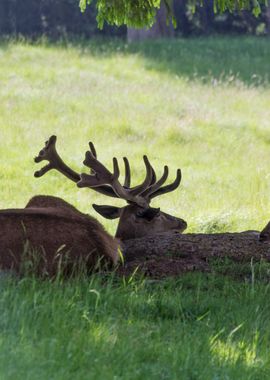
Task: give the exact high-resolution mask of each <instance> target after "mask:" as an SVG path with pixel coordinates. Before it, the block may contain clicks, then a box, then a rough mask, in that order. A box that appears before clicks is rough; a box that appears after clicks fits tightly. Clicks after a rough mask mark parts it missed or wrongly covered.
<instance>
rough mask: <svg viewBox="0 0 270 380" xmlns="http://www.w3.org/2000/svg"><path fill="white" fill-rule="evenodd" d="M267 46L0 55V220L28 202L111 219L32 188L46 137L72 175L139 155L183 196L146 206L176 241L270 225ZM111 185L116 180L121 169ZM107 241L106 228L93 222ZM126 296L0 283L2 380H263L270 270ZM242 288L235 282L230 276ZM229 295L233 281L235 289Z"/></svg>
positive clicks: (118, 45)
mask: <svg viewBox="0 0 270 380" xmlns="http://www.w3.org/2000/svg"><path fill="white" fill-rule="evenodd" d="M269 62H270V44H269V40H267V39H263V38H261V39H256V38H243V39H239V38H234V39H229V38H211V39H190V40H176V41H164V42H160V41H158V42H156V43H150V42H149V43H144V44H134V45H127V44H125V43H124V42H121V41H117V42H115V41H114V42H111V41H107V42H103V41H96V40H95V41H91V42H89V43H87V42H79V43H62V44H58V45H51V44H48V43H46V42H43V43H41V44H39V45H38V44H36V45H33V44H32V45H31V44H29V43H26V42H20V43H19V42H12V41H10V42H7V41H3V42H1V43H0V100H1V101H0V142H1V143H0V157H1V159H0V181H1V187H0V207H1V208H8V207H23V206H24V205H25V203H26V202H27V201H28V200H29V198H30V197H31V196H33V195H35V194H54V195H57V196H61V197H63V198H64V199H65V200H67V201H69V202H71V203H72V204H74V205H75V206H77V207H78V208H79V209H80V210H82V211H84V212H90V213H92V214H93V215H94V210H91V204H92V203H98V204H102V203H104V204H119V205H121V204H123V203H122V202H121V201H117V202H115V200H113V199H112V200H110V199H106V198H105V197H104V196H102V195H98V194H95V192H94V191H91V190H87V189H83V190H82V189H77V188H76V186H75V185H74V184H73V183H72V182H69V181H68V180H67V179H65V178H62V177H61V175H60V174H58V173H48V174H47V175H46V176H44V177H43V178H42V179H39V180H37V179H34V178H33V172H34V171H35V170H36V169H37V168H39V167H40V165H35V164H34V163H33V157H34V156H35V155H36V154H37V153H38V151H39V150H40V149H41V148H42V147H43V144H44V141H45V140H46V138H47V137H48V136H49V135H51V134H56V135H57V136H58V148H59V152H60V153H61V155H62V157H63V158H64V160H65V161H66V162H67V163H68V164H70V165H71V166H72V167H73V168H75V169H76V170H78V171H80V172H81V171H83V170H85V168H83V165H82V161H83V158H84V152H85V151H86V150H87V143H88V141H89V140H91V141H93V142H95V144H96V147H97V150H98V156H99V158H100V159H101V160H102V161H103V162H104V163H105V164H106V165H111V160H112V157H113V156H114V155H115V156H117V157H119V158H121V157H122V156H124V155H127V156H128V157H129V158H130V162H131V165H132V179H133V183H134V184H136V183H137V182H138V181H139V180H141V179H142V178H143V177H144V167H143V163H142V155H143V154H148V156H149V158H150V160H151V162H152V163H153V165H154V167H155V168H156V169H157V171H158V173H159V174H160V173H161V172H162V166H163V165H164V164H168V165H169V167H170V169H171V172H170V173H171V174H170V179H171V180H173V179H174V174H175V171H176V169H177V168H178V167H181V169H182V172H183V179H182V184H181V186H180V188H179V189H178V190H177V191H175V192H174V193H170V194H167V195H165V196H164V197H161V198H160V199H156V200H155V202H154V203H153V205H155V206H160V207H161V208H162V210H164V211H166V212H169V213H172V214H174V215H177V216H179V217H183V218H184V219H185V220H186V221H187V222H188V225H189V227H188V231H189V232H195V231H197V232H201V231H205V232H206V231H208V232H216V231H241V230H244V229H262V227H263V226H264V225H265V224H266V222H267V221H269V219H270V199H269V195H270V126H269V120H270V65H269ZM121 168H122V169H123V166H121ZM100 220H101V221H102V222H103V223H104V224H105V226H106V228H107V229H108V230H109V231H110V232H111V233H114V230H115V227H116V222H113V221H104V220H102V219H100ZM213 268H214V273H213V274H211V275H210V274H192V275H187V276H183V277H182V278H180V279H175V280H168V281H164V282H158V283H156V282H151V281H141V280H135V279H133V280H132V281H130V283H127V282H126V283H125V282H123V281H121V280H118V281H117V280H116V279H113V278H109V279H99V278H92V279H91V278H88V279H85V278H81V279H77V280H73V281H67V282H64V283H62V282H56V283H51V282H46V281H43V282H41V281H38V280H35V279H31V278H28V279H23V280H21V281H17V280H14V279H9V278H4V279H2V280H1V283H0V292H1V293H0V315H1V318H0V379H1V380H2V379H4V380H6V379H12V380H13V379H15V380H17V379H30V380H32V379H57V380H58V379H80V380H81V379H128V380H129V379H132V380H133V379H177V380H178V379H181V380H182V379H187V380H191V379H194V380H197V379H202V380H205V379H206V380H208V379H211V380H212V379H236V380H239V379H243V380H246V379H252V380H254V379H258V380H261V379H269V378H270V363H269V353H268V352H269V342H270V339H269V331H270V325H269V311H270V310H269V308H270V303H269V298H268V297H269V284H268V283H269V268H268V266H267V265H265V266H264V265H263V266H262V265H261V264H260V265H259V267H258V268H257V267H256V268H255V269H256V270H255V269H254V266H253V265H252V263H251V265H248V266H245V267H244V268H239V267H235V266H232V265H231V264H230V263H228V264H226V265H222V266H221V267H220V265H219V264H214V265H213ZM238 274H239V276H238ZM239 279H240V280H239Z"/></svg>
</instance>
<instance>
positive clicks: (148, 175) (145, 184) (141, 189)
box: [130, 156, 153, 196]
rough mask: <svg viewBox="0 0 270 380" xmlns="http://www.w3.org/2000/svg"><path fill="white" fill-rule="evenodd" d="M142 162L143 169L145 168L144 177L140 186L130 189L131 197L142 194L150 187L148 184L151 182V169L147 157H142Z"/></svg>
mask: <svg viewBox="0 0 270 380" xmlns="http://www.w3.org/2000/svg"><path fill="white" fill-rule="evenodd" d="M143 161H144V164H145V168H146V176H145V179H144V181H143V183H142V184H141V185H138V186H136V187H134V188H133V189H130V194H132V195H133V196H136V195H140V194H142V193H143V192H144V191H145V190H146V189H147V188H148V187H149V186H150V183H151V181H152V173H153V168H152V166H151V165H150V162H149V160H148V157H147V156H143Z"/></svg>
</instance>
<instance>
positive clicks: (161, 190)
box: [149, 169, 182, 199]
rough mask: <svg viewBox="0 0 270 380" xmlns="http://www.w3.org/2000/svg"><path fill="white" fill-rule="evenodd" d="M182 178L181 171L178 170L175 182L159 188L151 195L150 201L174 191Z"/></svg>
mask: <svg viewBox="0 0 270 380" xmlns="http://www.w3.org/2000/svg"><path fill="white" fill-rule="evenodd" d="M181 178H182V174H181V170H180V169H177V172H176V178H175V180H174V181H173V182H172V183H171V184H169V185H167V186H163V187H161V188H159V189H158V190H156V191H155V192H154V193H151V194H149V199H152V198H155V197H157V196H159V195H162V194H166V193H169V192H171V191H174V190H175V189H177V187H178V186H179V185H180V182H181Z"/></svg>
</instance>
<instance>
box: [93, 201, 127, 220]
mask: <svg viewBox="0 0 270 380" xmlns="http://www.w3.org/2000/svg"><path fill="white" fill-rule="evenodd" d="M92 206H93V209H94V210H95V211H96V212H98V213H99V214H100V215H102V216H103V217H104V218H106V219H116V218H119V217H120V214H121V209H122V208H121V207H114V206H99V205H95V204H93V205H92Z"/></svg>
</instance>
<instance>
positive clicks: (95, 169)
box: [77, 143, 152, 207]
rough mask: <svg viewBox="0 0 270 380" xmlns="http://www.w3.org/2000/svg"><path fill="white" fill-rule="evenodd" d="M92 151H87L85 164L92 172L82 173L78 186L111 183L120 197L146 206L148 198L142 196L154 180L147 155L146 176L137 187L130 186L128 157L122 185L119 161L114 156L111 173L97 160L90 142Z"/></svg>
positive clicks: (101, 185) (145, 157) (98, 186)
mask: <svg viewBox="0 0 270 380" xmlns="http://www.w3.org/2000/svg"><path fill="white" fill-rule="evenodd" d="M89 146H90V151H88V152H86V154H85V160H84V165H85V166H87V167H89V168H90V169H91V173H92V174H90V175H89V174H85V173H83V174H81V180H80V181H79V182H78V183H77V186H78V187H91V188H95V189H98V188H100V187H103V186H104V185H110V186H111V188H112V189H113V191H114V193H115V194H117V196H118V197H119V198H122V199H125V200H126V201H127V202H130V203H136V204H138V205H139V206H142V207H146V206H147V202H146V200H145V199H144V198H143V197H141V196H140V194H142V193H143V192H144V191H145V190H146V189H147V188H148V187H149V185H150V183H151V180H152V167H151V165H150V163H149V161H148V158H147V156H144V157H143V159H144V164H145V167H146V177H145V179H144V181H143V182H142V184H140V185H139V186H136V187H135V188H129V187H128V186H127V185H130V166H129V162H128V159H127V158H124V164H125V182H124V186H122V185H121V183H120V182H119V180H118V178H119V175H120V171H119V166H118V161H117V159H116V158H115V157H114V158H113V173H111V172H110V171H109V170H108V169H107V168H106V167H105V166H104V165H103V164H102V163H101V162H100V161H98V160H97V158H96V154H94V152H95V149H94V145H93V144H92V143H90V144H89Z"/></svg>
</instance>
